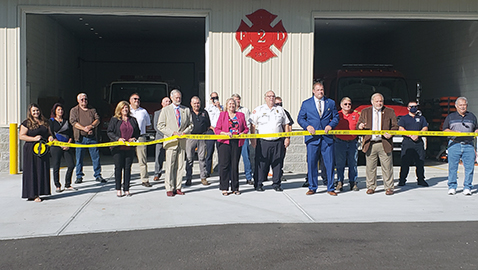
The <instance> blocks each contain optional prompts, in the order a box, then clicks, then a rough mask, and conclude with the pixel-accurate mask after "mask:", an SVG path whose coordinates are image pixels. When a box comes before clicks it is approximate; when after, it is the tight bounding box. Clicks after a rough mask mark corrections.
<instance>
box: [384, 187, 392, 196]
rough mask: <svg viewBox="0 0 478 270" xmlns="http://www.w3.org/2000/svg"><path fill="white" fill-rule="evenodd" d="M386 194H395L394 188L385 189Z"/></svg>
mask: <svg viewBox="0 0 478 270" xmlns="http://www.w3.org/2000/svg"><path fill="white" fill-rule="evenodd" d="M385 195H393V189H391V188H389V189H387V191H385Z"/></svg>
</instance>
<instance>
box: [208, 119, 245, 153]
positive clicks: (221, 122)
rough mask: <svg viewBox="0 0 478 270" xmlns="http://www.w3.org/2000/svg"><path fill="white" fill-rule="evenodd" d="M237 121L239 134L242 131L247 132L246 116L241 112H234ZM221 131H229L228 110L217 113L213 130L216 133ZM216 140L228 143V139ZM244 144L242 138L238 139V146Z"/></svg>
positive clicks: (218, 133)
mask: <svg viewBox="0 0 478 270" xmlns="http://www.w3.org/2000/svg"><path fill="white" fill-rule="evenodd" d="M236 118H237V122H238V123H239V127H237V129H238V130H239V134H241V133H244V134H247V133H248V132H249V128H248V127H247V123H246V118H245V116H244V114H243V113H241V112H236ZM221 131H222V132H229V113H228V112H221V114H219V119H218V120H217V124H216V128H215V129H214V132H215V133H216V135H220V134H221ZM218 142H222V143H226V144H229V140H218ZM243 145H244V139H239V142H238V146H239V147H241V146H243Z"/></svg>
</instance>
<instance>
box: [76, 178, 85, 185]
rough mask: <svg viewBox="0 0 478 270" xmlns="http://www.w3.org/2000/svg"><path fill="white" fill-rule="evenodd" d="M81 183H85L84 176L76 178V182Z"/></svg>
mask: <svg viewBox="0 0 478 270" xmlns="http://www.w3.org/2000/svg"><path fill="white" fill-rule="evenodd" d="M81 183H83V177H78V178H76V181H75V184H81Z"/></svg>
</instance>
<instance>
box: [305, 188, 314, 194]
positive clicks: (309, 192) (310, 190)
mask: <svg viewBox="0 0 478 270" xmlns="http://www.w3.org/2000/svg"><path fill="white" fill-rule="evenodd" d="M312 194H315V191H314V190H312V189H309V190H308V191H307V192H306V193H305V195H312Z"/></svg>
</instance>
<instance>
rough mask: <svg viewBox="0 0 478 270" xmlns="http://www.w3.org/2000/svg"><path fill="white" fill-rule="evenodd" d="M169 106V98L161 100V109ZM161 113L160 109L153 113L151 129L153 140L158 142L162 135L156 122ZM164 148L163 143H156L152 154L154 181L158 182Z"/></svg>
mask: <svg viewBox="0 0 478 270" xmlns="http://www.w3.org/2000/svg"><path fill="white" fill-rule="evenodd" d="M169 104H171V99H169V97H164V98H163V100H162V101H161V108H164V107H166V106H168V105H169ZM160 113H161V109H159V110H157V111H155V112H154V118H153V127H154V130H156V137H155V138H154V139H155V140H160V139H162V138H163V133H161V131H159V129H158V120H159V114H160ZM164 155H165V153H164V148H163V143H157V144H156V151H155V154H154V181H159V178H161V171H162V170H163V162H164Z"/></svg>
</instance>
